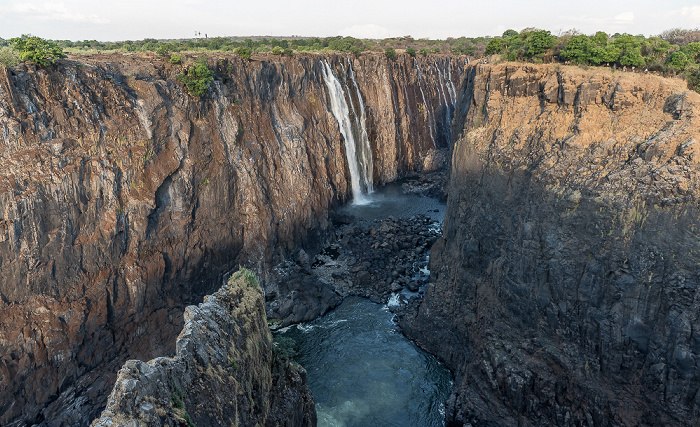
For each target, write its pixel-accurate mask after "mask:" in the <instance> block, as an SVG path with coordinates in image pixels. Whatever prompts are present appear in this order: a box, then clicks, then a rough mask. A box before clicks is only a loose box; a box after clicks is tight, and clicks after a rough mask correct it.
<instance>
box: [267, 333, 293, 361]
mask: <svg viewBox="0 0 700 427" xmlns="http://www.w3.org/2000/svg"><path fill="white" fill-rule="evenodd" d="M296 344H297V343H296V341H294V340H293V339H292V338H288V337H282V336H278V337H276V338H275V342H274V346H273V347H272V350H273V353H274V355H275V358H276V359H277V360H279V361H284V362H289V361H290V360H292V359H293V358H294V356H296V355H297V350H296V348H295V347H296Z"/></svg>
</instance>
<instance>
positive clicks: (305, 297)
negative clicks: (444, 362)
mask: <svg viewBox="0 0 700 427" xmlns="http://www.w3.org/2000/svg"><path fill="white" fill-rule="evenodd" d="M443 184H444V173H437V174H432V175H428V176H423V177H420V178H415V179H412V180H408V181H406V182H403V183H399V184H395V185H394V186H393V187H391V188H388V189H385V190H383V191H380V192H378V194H377V195H375V198H376V200H379V201H381V200H388V199H389V198H390V197H391V199H389V200H390V201H389V202H388V203H387V205H388V206H384V207H382V206H375V207H369V208H368V207H354V208H353V207H352V206H350V207H349V208H344V209H342V210H341V212H340V213H336V214H335V215H334V216H333V218H332V219H333V224H334V228H335V230H334V231H333V232H332V233H331V236H330V238H329V239H328V240H327V241H326V244H325V245H322V246H321V247H319V248H317V249H316V251H315V253H311V250H309V252H307V251H306V250H304V249H300V250H299V251H297V252H296V254H295V256H293V257H291V258H290V259H288V260H286V261H285V262H283V263H280V264H278V265H277V266H275V268H274V269H273V270H272V273H271V274H270V277H269V279H268V283H267V285H266V287H265V288H266V291H267V293H266V301H267V305H266V309H267V313H268V317H269V318H270V319H271V321H272V322H273V324H274V325H276V326H279V327H284V326H288V325H290V324H294V323H299V322H308V321H310V320H313V319H315V318H316V317H318V316H320V315H322V314H324V313H326V312H327V311H329V310H331V309H333V308H335V307H336V306H338V305H339V304H340V303H341V302H342V300H343V298H345V297H347V296H361V297H365V298H368V299H370V300H371V301H373V302H382V303H386V302H387V301H388V300H389V298H391V296H392V295H393V294H394V293H397V292H400V291H403V290H405V291H406V293H407V295H410V294H411V293H414V294H415V296H418V295H420V294H421V293H422V292H423V288H424V286H425V285H426V284H427V282H428V279H429V275H428V270H427V264H428V253H429V251H430V247H431V246H432V245H433V243H434V242H435V241H436V240H437V239H438V238H439V237H440V234H441V231H440V219H441V215H442V214H444V204H443V203H442V202H440V201H439V200H438V199H436V198H432V197H425V196H423V194H428V195H441V194H443V193H442V186H443ZM397 193H401V194H403V196H398V195H397ZM387 194H390V195H391V196H387ZM394 197H396V198H394ZM401 197H403V198H408V204H409V205H410V204H411V202H412V201H413V202H414V203H413V204H414V205H415V204H416V202H421V203H426V207H425V209H424V210H426V212H425V213H417V214H411V215H410V216H398V215H400V213H401V212H409V213H412V212H410V211H409V210H408V207H409V206H406V209H401V208H400V206H398V207H399V209H397V210H394V209H396V208H397V204H398V203H399V202H398V200H399V199H401ZM411 198H415V199H416V200H413V199H411ZM404 202H405V201H404ZM433 205H434V206H433ZM366 209H376V210H379V211H389V212H392V213H395V214H396V215H397V216H390V217H388V218H385V219H363V217H365V218H366V217H373V216H377V215H380V214H379V213H377V212H371V213H370V214H369V215H366ZM310 253H311V254H310Z"/></svg>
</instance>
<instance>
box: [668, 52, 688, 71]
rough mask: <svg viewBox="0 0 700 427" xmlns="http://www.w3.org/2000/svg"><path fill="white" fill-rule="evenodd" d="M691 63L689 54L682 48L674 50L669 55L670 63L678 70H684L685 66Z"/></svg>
mask: <svg viewBox="0 0 700 427" xmlns="http://www.w3.org/2000/svg"><path fill="white" fill-rule="evenodd" d="M688 64H690V60H689V59H688V56H687V55H686V54H685V53H683V52H681V51H680V50H677V51H675V52H673V53H672V54H671V55H670V56H669V57H668V65H670V66H671V67H673V68H675V69H676V70H677V71H683V70H685V68H686V67H687V66H688Z"/></svg>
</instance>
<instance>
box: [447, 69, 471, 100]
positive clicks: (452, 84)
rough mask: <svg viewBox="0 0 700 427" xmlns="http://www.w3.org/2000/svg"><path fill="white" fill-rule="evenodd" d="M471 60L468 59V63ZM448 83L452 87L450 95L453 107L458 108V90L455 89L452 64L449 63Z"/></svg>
mask: <svg viewBox="0 0 700 427" xmlns="http://www.w3.org/2000/svg"><path fill="white" fill-rule="evenodd" d="M468 60H469V58H467V61H468ZM447 81H448V82H450V86H449V87H448V89H449V90H450V93H451V94H452V105H453V106H454V107H455V108H456V107H457V89H455V84H454V83H452V62H451V61H449V62H448V63H447Z"/></svg>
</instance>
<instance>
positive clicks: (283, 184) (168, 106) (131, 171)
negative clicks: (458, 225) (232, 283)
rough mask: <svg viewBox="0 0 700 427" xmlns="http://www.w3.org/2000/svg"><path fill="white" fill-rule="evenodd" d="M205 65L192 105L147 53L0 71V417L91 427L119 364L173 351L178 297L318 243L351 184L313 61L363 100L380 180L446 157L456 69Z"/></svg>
mask: <svg viewBox="0 0 700 427" xmlns="http://www.w3.org/2000/svg"><path fill="white" fill-rule="evenodd" d="M193 59H194V58H186V61H192V60H193ZM207 61H208V63H209V67H210V68H211V69H213V70H215V73H216V76H215V80H214V82H213V83H212V84H211V90H210V91H209V92H208V93H207V94H206V95H204V96H203V97H201V98H193V97H191V96H189V95H187V93H186V92H185V91H184V90H183V86H182V84H181V83H180V82H178V81H177V78H176V77H177V75H178V74H179V73H180V72H181V71H182V69H181V66H177V65H171V64H169V63H168V62H167V61H166V60H165V59H162V58H156V57H147V56H135V55H134V56H131V55H110V56H88V57H76V58H72V59H68V60H62V61H59V63H58V64H56V65H54V66H51V67H48V68H36V67H34V66H32V65H20V66H18V67H15V68H13V69H8V68H2V69H0V133H1V134H2V135H3V138H2V140H1V141H0V144H1V146H0V206H2V207H3V209H2V210H1V211H0V311H1V312H2V313H3V316H2V318H0V424H3V425H23V424H25V423H30V424H31V423H44V422H45V423H49V424H52V425H85V424H86V423H87V422H89V421H90V419H91V418H92V417H94V416H95V415H96V414H97V413H98V411H99V410H100V409H101V406H102V405H103V404H104V401H105V398H106V391H107V390H108V389H109V387H110V383H111V382H112V381H113V379H114V376H113V374H111V375H112V376H110V374H109V373H110V372H116V371H117V370H118V367H119V366H121V364H122V363H123V362H124V360H126V359H127V358H132V359H136V358H138V359H143V360H148V359H150V358H152V357H155V356H157V355H163V354H169V353H170V354H172V351H174V348H173V343H174V338H175V336H176V335H177V333H178V332H179V331H180V330H181V328H182V325H183V321H182V317H181V313H182V310H183V308H184V306H185V305H186V304H190V303H193V302H197V301H200V300H201V298H202V297H203V295H205V294H207V293H209V292H212V291H213V290H214V289H216V288H218V287H219V286H220V285H221V283H222V281H223V279H224V278H225V277H227V275H228V274H229V272H230V271H232V270H234V269H235V268H236V267H237V266H238V265H239V264H241V265H247V266H249V267H251V268H253V269H255V270H256V271H258V272H263V271H265V269H264V266H267V265H269V263H270V262H272V261H273V260H277V261H278V260H279V259H280V258H282V257H283V256H284V255H285V254H287V253H289V252H290V251H291V250H292V249H293V248H295V247H296V246H297V245H298V244H300V243H302V242H309V241H311V240H314V239H318V238H319V236H322V235H324V233H325V232H326V230H327V229H328V226H329V223H328V218H327V210H328V208H329V207H331V206H334V205H337V204H339V203H341V202H344V201H347V200H349V198H350V194H349V191H350V190H349V183H348V169H347V161H346V159H345V150H344V149H343V140H342V137H341V135H340V132H339V129H338V123H337V121H336V118H335V117H334V116H333V114H332V113H331V111H330V109H329V106H328V98H327V93H326V88H325V85H324V82H323V80H322V79H323V78H322V73H321V67H322V61H326V62H328V63H329V64H330V66H331V68H332V69H333V72H334V73H335V74H336V75H337V76H338V79H339V80H341V81H342V82H344V84H345V85H346V86H348V87H350V85H354V84H356V85H357V87H358V90H357V91H348V92H347V93H346V96H347V97H348V99H349V100H350V102H351V103H353V105H354V106H355V107H356V111H357V108H359V105H360V103H359V102H358V100H357V99H356V98H357V95H352V94H349V93H350V92H352V93H357V92H359V93H360V94H361V96H362V97H363V102H364V107H365V112H366V121H367V123H366V125H367V126H366V127H367V132H368V135H369V140H370V142H371V146H372V153H373V157H374V162H373V164H374V168H373V171H372V172H373V176H374V182H375V183H378V184H379V183H383V182H387V181H391V180H394V179H396V178H397V177H399V176H402V175H405V174H407V173H411V172H414V171H419V170H422V169H423V166H424V164H423V159H424V157H425V156H426V154H427V153H428V152H429V151H430V150H432V149H434V148H435V147H440V146H446V145H447V140H448V139H449V138H448V134H449V126H446V125H445V124H446V123H449V119H450V117H451V115H452V114H453V112H454V110H453V106H454V102H455V100H456V97H455V96H452V94H450V91H451V89H450V87H451V86H452V85H453V84H456V83H457V80H458V78H459V75H460V67H461V64H463V62H461V60H458V59H452V58H446V57H431V56H428V57H426V58H418V59H413V58H410V57H408V56H406V57H400V58H399V59H398V60H396V61H387V60H386V58H384V57H383V55H362V56H361V57H359V58H348V57H345V56H328V57H322V56H310V55H309V56H305V55H297V56H295V57H293V58H292V57H274V56H270V57H262V56H261V57H257V58H254V60H251V61H244V60H241V59H240V58H238V57H236V56H233V55H230V56H211V57H208V58H207ZM350 67H352V70H353V73H354V81H352V82H351V81H350V80H349V79H350V77H349V76H350V69H351V68H350ZM419 68H420V71H419ZM353 97H354V98H353ZM430 163H431V161H430V159H428V162H427V163H426V164H430ZM262 279H263V282H264V283H265V286H266V287H268V286H269V287H270V288H271V289H272V290H273V291H275V292H276V291H277V290H276V287H275V284H274V283H272V284H268V281H266V280H265V277H263V278H262ZM280 297H285V296H284V295H280ZM154 331H157V333H154ZM97 368H99V369H97Z"/></svg>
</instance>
